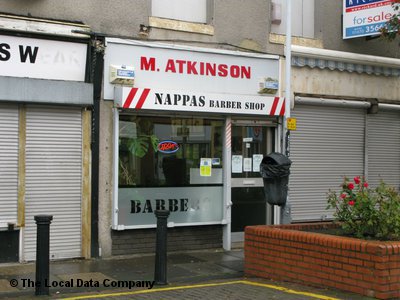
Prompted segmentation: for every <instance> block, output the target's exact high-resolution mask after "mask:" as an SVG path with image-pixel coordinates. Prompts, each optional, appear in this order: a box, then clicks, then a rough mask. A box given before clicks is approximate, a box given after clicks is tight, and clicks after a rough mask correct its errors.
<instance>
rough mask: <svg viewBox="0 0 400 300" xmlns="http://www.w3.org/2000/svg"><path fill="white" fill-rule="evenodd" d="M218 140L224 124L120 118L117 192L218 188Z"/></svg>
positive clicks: (219, 181)
mask: <svg viewBox="0 0 400 300" xmlns="http://www.w3.org/2000/svg"><path fill="white" fill-rule="evenodd" d="M222 139H223V121H222V120H210V119H203V118H180V117H174V118H171V117H149V116H133V115H120V120H119V186H120V187H130V186H132V187H170V186H193V185H204V184H206V185H210V184H218V185H222V178H223V176H222ZM202 166H203V167H204V168H201V167H202Z"/></svg>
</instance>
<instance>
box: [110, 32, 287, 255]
mask: <svg viewBox="0 0 400 300" xmlns="http://www.w3.org/2000/svg"><path fill="white" fill-rule="evenodd" d="M104 73H105V78H104V99H105V100H110V101H113V106H114V124H113V125H114V126H113V128H114V162H113V167H114V176H113V178H114V185H113V186H114V190H113V204H112V205H113V206H112V232H111V237H112V243H113V249H112V251H113V255H118V254H129V253H139V252H146V251H148V250H150V249H151V250H153V249H154V238H150V237H153V236H154V228H155V227H156V217H155V215H154V212H155V210H159V209H166V210H169V211H170V216H169V218H168V227H169V236H168V243H169V247H170V249H171V250H182V249H184V250H188V249H200V248H213V247H221V246H223V247H224V248H226V249H229V248H230V247H231V244H232V242H235V241H240V240H241V239H242V238H243V230H244V226H246V225H254V224H270V223H273V222H274V212H273V210H272V209H271V207H269V205H268V204H267V203H266V201H265V199H264V194H263V182H262V178H261V176H260V173H259V170H260V169H259V166H260V162H261V160H262V158H263V157H264V156H265V155H267V154H268V153H270V152H272V151H279V150H280V136H281V134H282V128H281V126H282V125H281V124H282V116H283V115H284V112H285V103H284V102H285V101H284V98H282V97H279V94H280V86H279V81H280V80H279V76H280V72H279V56H273V55H265V54H263V55H261V54H253V53H243V52H234V51H227V50H221V49H208V48H195V47H188V46H176V45H167V44H159V43H149V42H146V43H143V42H138V41H127V40H121V39H114V38H110V39H107V47H106V53H105V72H104ZM152 239H153V240H152ZM127 244H128V245H127Z"/></svg>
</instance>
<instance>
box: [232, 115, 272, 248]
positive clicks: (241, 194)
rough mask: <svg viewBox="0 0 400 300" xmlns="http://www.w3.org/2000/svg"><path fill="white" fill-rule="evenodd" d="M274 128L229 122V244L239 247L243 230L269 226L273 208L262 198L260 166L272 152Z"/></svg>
mask: <svg viewBox="0 0 400 300" xmlns="http://www.w3.org/2000/svg"><path fill="white" fill-rule="evenodd" d="M274 135H275V127H271V123H267V122H262V121H234V120H233V121H232V137H231V151H232V154H231V163H232V168H231V189H232V190H231V201H232V214H231V220H232V223H231V232H232V233H231V241H232V243H233V244H234V243H241V242H242V241H243V238H244V228H245V227H246V226H249V225H261V224H272V220H273V216H272V208H271V206H270V205H269V204H268V203H267V202H266V200H265V197H264V185H263V180H262V177H261V175H260V167H259V166H260V163H261V160H262V159H263V157H264V156H265V155H267V154H268V153H270V152H272V151H274V141H275V138H274Z"/></svg>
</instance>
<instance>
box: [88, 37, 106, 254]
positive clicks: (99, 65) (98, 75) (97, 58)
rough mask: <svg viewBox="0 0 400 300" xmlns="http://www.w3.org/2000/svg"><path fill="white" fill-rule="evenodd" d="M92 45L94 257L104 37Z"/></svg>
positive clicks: (95, 250)
mask: <svg viewBox="0 0 400 300" xmlns="http://www.w3.org/2000/svg"><path fill="white" fill-rule="evenodd" d="M92 41H93V45H92V47H93V48H92V51H93V52H92V53H93V56H92V72H93V73H92V74H93V77H92V78H93V114H92V197H91V198H92V201H91V221H92V226H91V247H90V248H91V251H90V255H91V257H92V258H94V257H99V255H100V253H99V252H100V251H99V163H100V101H101V88H102V83H103V65H104V58H103V55H104V51H103V49H104V48H103V47H102V46H103V45H104V39H103V38H97V37H94V39H93V40H92Z"/></svg>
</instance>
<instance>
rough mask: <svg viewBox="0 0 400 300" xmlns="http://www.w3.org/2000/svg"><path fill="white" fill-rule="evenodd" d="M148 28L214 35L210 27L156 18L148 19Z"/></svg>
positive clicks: (212, 27)
mask: <svg viewBox="0 0 400 300" xmlns="http://www.w3.org/2000/svg"><path fill="white" fill-rule="evenodd" d="M149 26H150V27H154V28H162V29H169V30H176V31H185V32H193V33H200V34H206V35H214V26H212V25H207V24H199V23H191V22H185V21H178V20H171V19H164V18H158V17H149Z"/></svg>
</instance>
